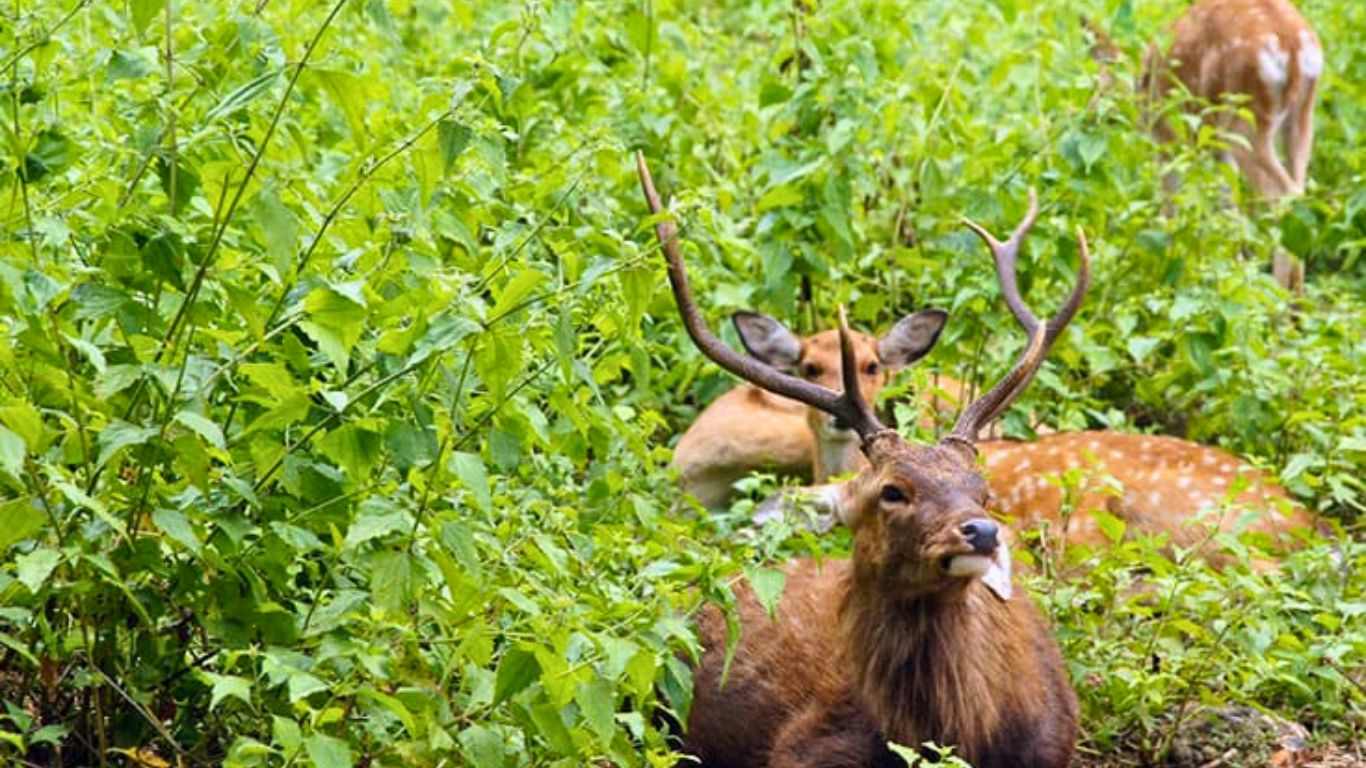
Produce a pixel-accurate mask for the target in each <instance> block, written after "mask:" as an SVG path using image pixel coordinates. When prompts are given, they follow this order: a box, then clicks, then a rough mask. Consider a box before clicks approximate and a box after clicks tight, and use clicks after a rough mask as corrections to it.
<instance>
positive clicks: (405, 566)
mask: <svg viewBox="0 0 1366 768" xmlns="http://www.w3.org/2000/svg"><path fill="white" fill-rule="evenodd" d="M370 589H371V591H372V593H373V594H374V596H375V604H376V605H377V606H379V607H380V608H383V609H385V610H387V611H389V612H391V613H397V612H399V611H401V610H403V607H404V605H405V604H406V603H407V602H408V600H409V598H410V597H411V596H412V594H413V566H412V559H411V557H410V556H409V554H408V553H407V552H377V553H375V555H374V557H372V558H371V559H370Z"/></svg>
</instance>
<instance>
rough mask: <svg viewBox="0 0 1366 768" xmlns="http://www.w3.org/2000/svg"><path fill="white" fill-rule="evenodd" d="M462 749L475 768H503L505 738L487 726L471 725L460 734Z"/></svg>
mask: <svg viewBox="0 0 1366 768" xmlns="http://www.w3.org/2000/svg"><path fill="white" fill-rule="evenodd" d="M459 740H460V748H461V750H463V751H464V753H465V758H466V759H467V760H469V761H470V765H473V766H474V768H503V761H504V759H505V756H504V751H503V737H502V736H500V735H498V732H497V731H494V730H493V729H491V728H489V727H488V726H485V725H471V726H469V727H468V728H466V729H465V730H463V731H461V732H460V737H459Z"/></svg>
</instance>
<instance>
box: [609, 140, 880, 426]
mask: <svg viewBox="0 0 1366 768" xmlns="http://www.w3.org/2000/svg"><path fill="white" fill-rule="evenodd" d="M636 170H637V171H638V172H639V173H640V188H641V190H642V191H643V192H644V193H645V202H646V203H647V204H648V205H649V206H650V213H653V214H655V215H659V214H660V213H661V212H662V211H663V210H664V206H663V205H661V204H660V202H659V193H658V192H656V191H655V183H654V180H653V179H652V178H651V177H650V168H649V166H648V165H647V164H646V163H645V155H644V154H642V153H641V152H636ZM655 235H657V236H658V237H659V244H660V246H661V247H663V249H664V256H665V258H666V259H667V260H668V262H669V285H670V286H672V287H673V292H674V302H675V303H676V304H677V305H678V313H679V314H680V315H682V317H683V326H684V327H685V328H687V329H688V335H689V336H691V337H692V340H693V344H696V345H697V348H698V349H700V350H701V351H702V354H704V355H706V356H707V357H709V358H711V359H712V360H713V361H714V362H715V363H716V364H717V365H719V366H721V367H722V368H724V369H726V370H727V371H730V372H731V373H733V374H735V375H736V376H739V377H740V378H742V379H744V380H745V381H748V382H750V383H752V384H756V385H758V386H759V387H762V388H763V389H766V390H768V391H770V392H772V393H774V394H777V395H782V396H783V397H789V398H791V399H793V400H796V401H798V402H802V403H805V404H807V405H809V406H812V407H813V408H819V409H820V410H822V411H825V412H826V413H828V414H830V415H831V416H834V417H835V418H836V419H837V420H838V421H840V422H842V423H843V425H844V426H846V427H848V428H849V429H852V430H854V431H855V432H857V433H858V435H859V437H860V438H861V439H862V440H863V442H864V444H865V445H867V444H868V442H869V440H870V439H871V438H872V437H873V436H874V435H876V434H878V433H879V432H885V431H887V430H886V427H884V426H882V424H881V423H880V422H879V421H878V419H877V416H876V415H875V414H874V413H873V409H872V408H870V407H869V406H868V403H867V401H866V400H864V399H863V393H862V392H861V391H860V390H859V387H858V368H857V367H856V366H855V365H854V346H853V341H852V339H851V338H850V336H849V325H848V322H847V321H846V320H845V317H844V308H843V307H840V313H839V314H840V365H841V367H842V368H843V371H842V376H843V379H844V392H843V393H839V392H834V391H831V390H829V389H826V388H825V387H822V386H820V385H818V384H812V383H811V382H809V381H806V380H805V379H800V378H797V377H796V376H792V375H790V374H787V373H784V372H782V371H780V370H778V369H777V368H773V367H771V366H769V365H766V364H764V363H761V362H759V361H758V360H755V359H754V358H752V357H747V356H745V355H741V354H738V353H736V352H735V350H733V349H731V348H730V347H727V346H726V345H725V344H723V343H722V342H721V340H720V339H718V338H716V336H715V335H713V334H712V332H711V329H709V328H708V327H707V323H706V321H705V320H703V319H702V313H701V311H700V310H699V309H698V308H697V304H696V303H695V302H694V301H693V298H692V289H691V288H690V287H689V285H688V273H687V270H686V269H685V268H684V266H683V254H682V253H680V252H679V249H678V228H677V227H676V226H675V225H674V222H673V220H672V219H667V218H666V219H662V220H660V221H658V222H656V223H655Z"/></svg>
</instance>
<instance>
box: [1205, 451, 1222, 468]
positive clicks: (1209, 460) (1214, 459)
mask: <svg viewBox="0 0 1366 768" xmlns="http://www.w3.org/2000/svg"><path fill="white" fill-rule="evenodd" d="M1202 461H1203V463H1204V465H1205V466H1207V467H1212V466H1214V465H1215V464H1218V463H1219V457H1218V456H1217V455H1215V454H1213V453H1207V454H1205V458H1204V459H1203V460H1202Z"/></svg>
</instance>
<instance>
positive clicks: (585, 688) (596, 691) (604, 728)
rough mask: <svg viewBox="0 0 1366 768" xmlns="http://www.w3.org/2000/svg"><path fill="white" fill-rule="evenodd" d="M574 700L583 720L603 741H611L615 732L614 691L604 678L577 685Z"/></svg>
mask: <svg viewBox="0 0 1366 768" xmlns="http://www.w3.org/2000/svg"><path fill="white" fill-rule="evenodd" d="M574 701H575V702H577V703H578V705H579V711H580V712H582V713H583V720H584V722H585V723H587V724H588V727H589V728H590V729H591V730H592V731H593V733H595V734H597V737H598V738H599V739H600V740H601V741H602V742H603V743H604V744H610V743H612V737H613V735H614V734H615V733H616V729H617V724H616V720H615V717H616V713H617V704H616V692H615V691H614V690H613V689H612V685H611V684H610V683H608V682H607V681H606V680H592V681H590V682H587V683H584V684H582V685H580V686H579V687H578V690H576V691H575V692H574Z"/></svg>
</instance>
